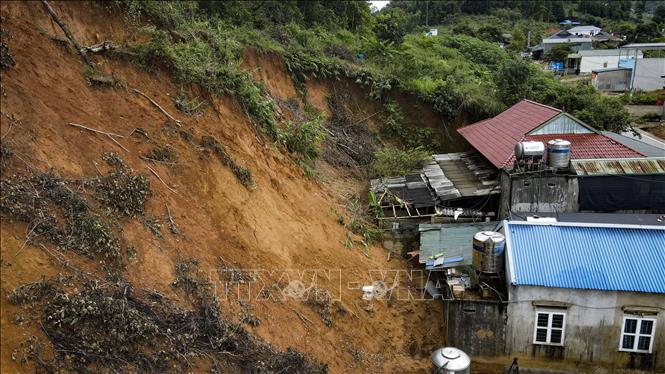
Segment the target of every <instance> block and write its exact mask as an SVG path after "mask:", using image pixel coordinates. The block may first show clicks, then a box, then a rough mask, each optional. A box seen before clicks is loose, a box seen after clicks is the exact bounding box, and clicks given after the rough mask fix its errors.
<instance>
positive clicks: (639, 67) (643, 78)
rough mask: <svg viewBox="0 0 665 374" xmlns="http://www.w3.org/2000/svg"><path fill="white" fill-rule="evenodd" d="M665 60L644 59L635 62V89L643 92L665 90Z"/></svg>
mask: <svg viewBox="0 0 665 374" xmlns="http://www.w3.org/2000/svg"><path fill="white" fill-rule="evenodd" d="M664 76H665V58H642V59H638V60H637V61H636V62H635V77H634V78H633V89H635V90H642V91H654V90H662V89H663V88H665V78H663V77H664Z"/></svg>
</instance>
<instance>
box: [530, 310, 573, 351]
mask: <svg viewBox="0 0 665 374" xmlns="http://www.w3.org/2000/svg"><path fill="white" fill-rule="evenodd" d="M565 326H566V312H565V311H564V310H546V309H538V310H536V323H535V326H534V332H533V343H534V344H549V345H563V339H564V335H565Z"/></svg>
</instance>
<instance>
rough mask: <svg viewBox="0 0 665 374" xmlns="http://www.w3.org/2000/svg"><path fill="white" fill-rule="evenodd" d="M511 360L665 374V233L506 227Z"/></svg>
mask: <svg viewBox="0 0 665 374" xmlns="http://www.w3.org/2000/svg"><path fill="white" fill-rule="evenodd" d="M503 231H504V232H505V237H506V246H505V254H506V258H505V266H506V280H507V293H508V300H509V301H508V303H507V311H506V326H505V350H506V352H522V353H524V354H526V355H529V356H536V357H547V358H556V359H560V360H570V361H582V362H585V363H592V362H593V363H598V364H601V365H603V366H607V367H612V368H624V369H656V370H665V354H664V352H665V278H664V277H663V274H665V228H664V227H662V226H644V225H624V224H598V223H591V224H589V223H568V222H554V223H552V222H537V221H536V222H533V221H531V222H528V221H527V222H515V221H505V222H504V225H503Z"/></svg>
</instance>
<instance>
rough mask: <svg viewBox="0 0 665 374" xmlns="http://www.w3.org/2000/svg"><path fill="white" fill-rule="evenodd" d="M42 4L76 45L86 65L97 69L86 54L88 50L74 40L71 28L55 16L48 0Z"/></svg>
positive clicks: (43, 0)
mask: <svg viewBox="0 0 665 374" xmlns="http://www.w3.org/2000/svg"><path fill="white" fill-rule="evenodd" d="M42 4H43V5H44V8H46V11H47V12H48V14H49V15H51V18H53V20H54V21H55V23H57V24H58V26H60V28H61V29H62V31H63V32H64V33H65V36H66V37H67V39H69V41H70V42H71V43H72V44H74V48H76V51H77V52H78V53H79V55H81V58H83V61H85V63H86V64H87V65H88V66H90V67H95V63H94V62H92V60H91V59H90V57H89V56H88V55H87V54H86V53H85V52H86V50H85V49H84V48H83V47H81V45H80V44H79V43H78V42H77V41H76V39H74V35H72V33H71V32H70V31H69V28H68V27H67V25H65V23H64V22H62V20H61V19H60V17H58V15H57V14H55V11H54V10H53V8H51V4H49V3H48V1H46V0H42Z"/></svg>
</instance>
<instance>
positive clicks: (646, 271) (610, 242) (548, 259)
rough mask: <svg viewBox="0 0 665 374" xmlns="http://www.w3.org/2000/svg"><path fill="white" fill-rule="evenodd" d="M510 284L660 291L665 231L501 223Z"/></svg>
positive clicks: (663, 284) (664, 268)
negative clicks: (503, 229)
mask: <svg viewBox="0 0 665 374" xmlns="http://www.w3.org/2000/svg"><path fill="white" fill-rule="evenodd" d="M504 228H505V230H506V241H507V242H506V244H507V245H506V256H507V267H508V272H509V276H510V279H511V283H512V284H514V285H518V286H519V285H531V286H544V287H559V288H581V289H594V290H612V291H637V292H653V293H665V275H664V274H665V229H664V228H662V227H656V226H638V225H597V224H596V225H594V224H579V223H550V224H544V223H532V222H506V224H505V225H504Z"/></svg>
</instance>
